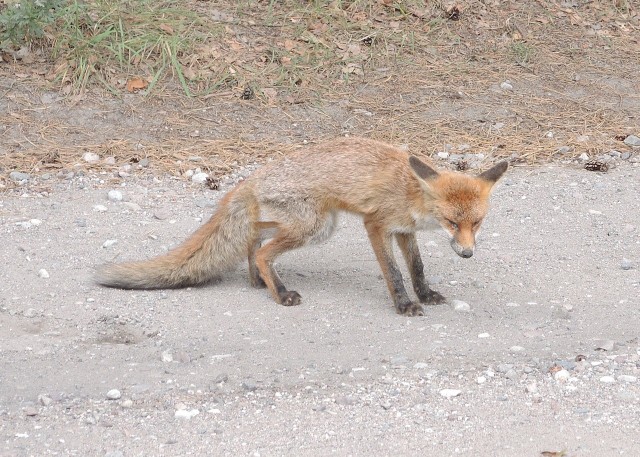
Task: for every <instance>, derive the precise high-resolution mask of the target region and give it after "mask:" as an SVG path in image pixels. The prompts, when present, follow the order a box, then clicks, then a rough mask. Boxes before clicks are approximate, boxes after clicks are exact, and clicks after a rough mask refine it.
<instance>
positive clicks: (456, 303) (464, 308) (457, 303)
mask: <svg viewBox="0 0 640 457" xmlns="http://www.w3.org/2000/svg"><path fill="white" fill-rule="evenodd" d="M451 305H452V306H453V309H454V310H456V311H458V312H460V313H468V312H469V311H471V306H470V305H469V303H467V302H464V301H462V300H453V301H452V302H451Z"/></svg>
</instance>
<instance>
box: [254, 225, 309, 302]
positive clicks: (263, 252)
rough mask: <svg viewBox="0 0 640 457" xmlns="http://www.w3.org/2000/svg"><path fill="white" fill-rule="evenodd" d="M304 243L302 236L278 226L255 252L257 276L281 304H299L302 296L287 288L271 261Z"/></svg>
mask: <svg viewBox="0 0 640 457" xmlns="http://www.w3.org/2000/svg"><path fill="white" fill-rule="evenodd" d="M304 243H305V239H304V238H300V237H299V236H295V235H294V234H293V233H292V232H291V231H290V230H287V229H286V228H280V229H279V230H278V232H277V233H276V235H275V237H274V238H273V239H272V240H271V241H269V242H268V243H267V244H265V245H264V246H262V247H261V248H260V249H258V250H257V252H256V254H255V261H256V267H257V270H258V273H259V276H260V277H261V278H262V280H264V282H265V284H266V286H267V288H268V289H269V292H271V295H273V299H274V300H275V301H276V302H278V303H280V304H281V305H285V306H295V305H299V304H300V302H301V301H302V297H301V296H300V294H299V293H298V292H296V291H294V290H287V288H286V287H285V286H284V284H283V283H282V280H281V279H280V276H278V272H276V270H275V269H274V268H273V261H274V260H275V259H276V257H278V256H279V255H280V254H283V253H285V252H287V251H290V250H292V249H295V248H298V247H300V246H302V245H303V244H304Z"/></svg>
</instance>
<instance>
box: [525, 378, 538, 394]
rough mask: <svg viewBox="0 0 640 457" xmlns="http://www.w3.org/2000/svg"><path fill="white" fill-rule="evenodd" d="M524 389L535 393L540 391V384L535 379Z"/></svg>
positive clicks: (529, 392)
mask: <svg viewBox="0 0 640 457" xmlns="http://www.w3.org/2000/svg"><path fill="white" fill-rule="evenodd" d="M524 390H525V392H527V393H528V394H535V393H537V392H538V384H537V383H536V382H535V381H533V382H532V383H529V384H527V387H525V389H524Z"/></svg>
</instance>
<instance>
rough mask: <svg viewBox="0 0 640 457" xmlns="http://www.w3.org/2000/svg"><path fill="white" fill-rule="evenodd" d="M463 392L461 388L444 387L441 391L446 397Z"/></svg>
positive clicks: (455, 395)
mask: <svg viewBox="0 0 640 457" xmlns="http://www.w3.org/2000/svg"><path fill="white" fill-rule="evenodd" d="M461 393H462V391H461V390H457V389H442V390H441V391H440V395H442V396H443V397H444V398H453V397H457V396H458V395H460V394H461Z"/></svg>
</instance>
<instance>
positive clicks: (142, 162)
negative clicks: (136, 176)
mask: <svg viewBox="0 0 640 457" xmlns="http://www.w3.org/2000/svg"><path fill="white" fill-rule="evenodd" d="M138 165H140V166H141V167H142V168H147V167H148V166H149V159H147V158H146V157H145V158H144V159H140V162H138Z"/></svg>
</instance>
